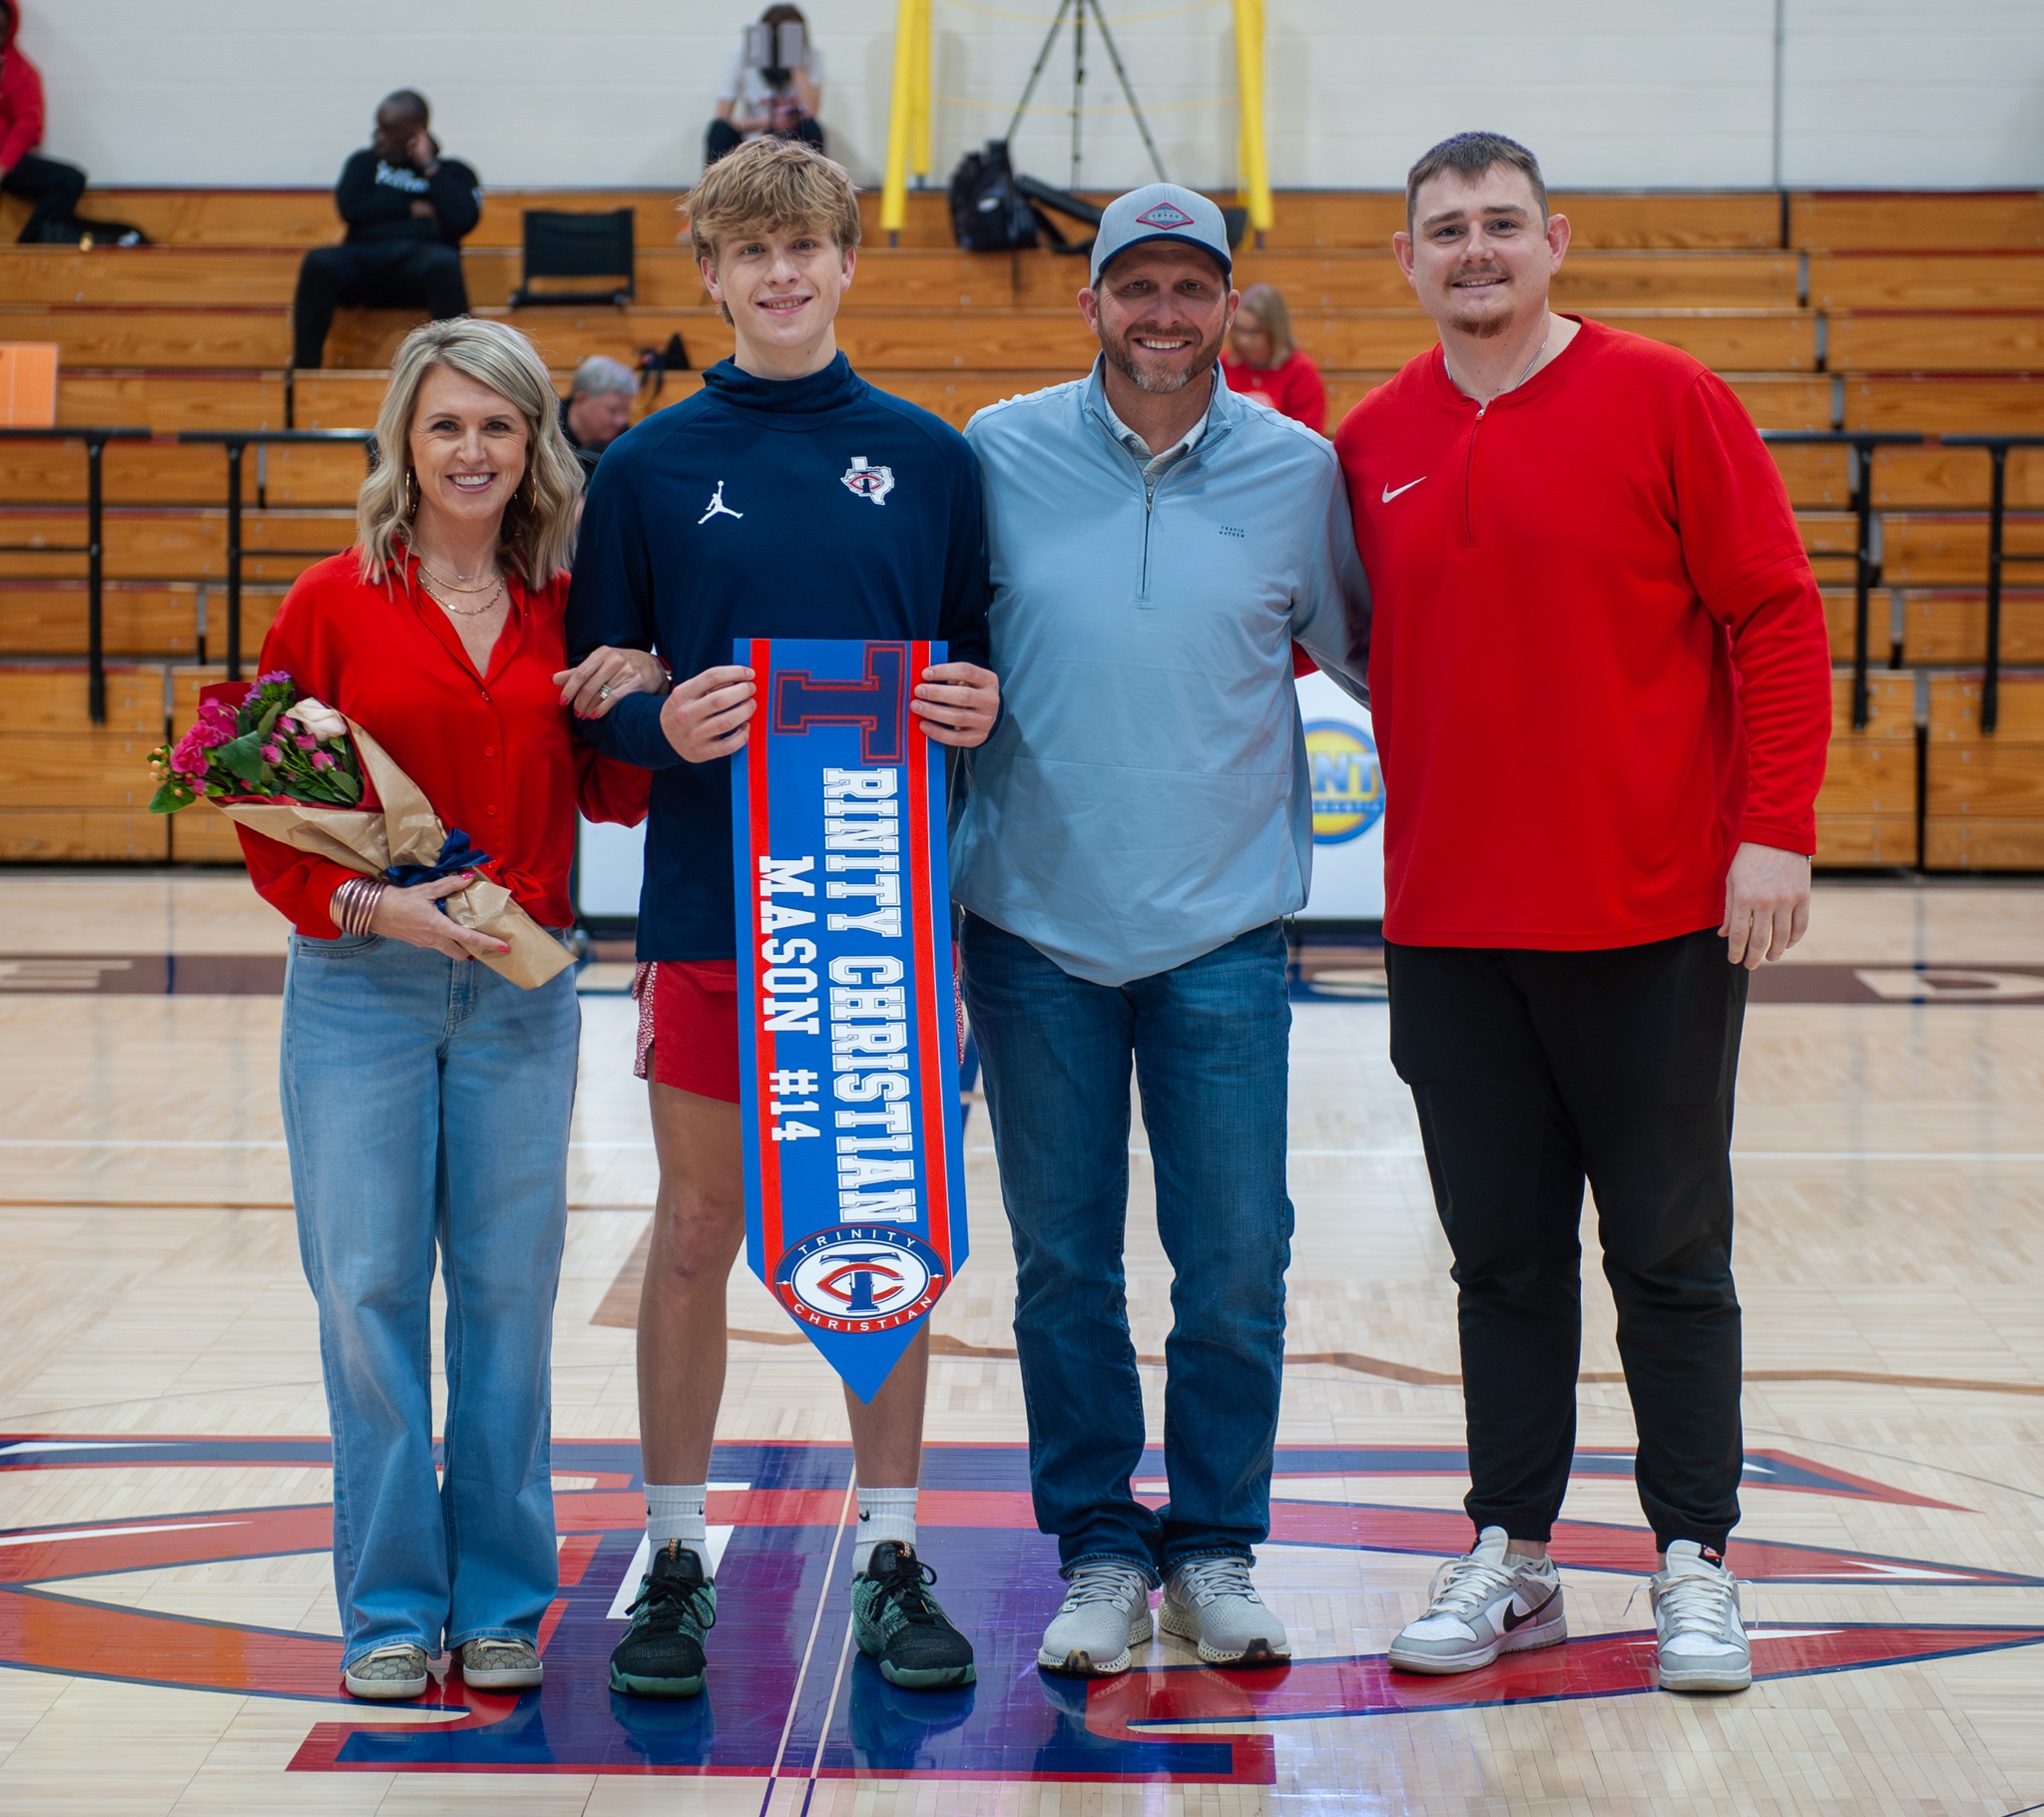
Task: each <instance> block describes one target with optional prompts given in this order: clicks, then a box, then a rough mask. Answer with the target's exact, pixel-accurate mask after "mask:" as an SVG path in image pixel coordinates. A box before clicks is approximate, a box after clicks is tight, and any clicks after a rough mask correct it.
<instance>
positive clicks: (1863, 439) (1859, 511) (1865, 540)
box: [1761, 429, 1999, 731]
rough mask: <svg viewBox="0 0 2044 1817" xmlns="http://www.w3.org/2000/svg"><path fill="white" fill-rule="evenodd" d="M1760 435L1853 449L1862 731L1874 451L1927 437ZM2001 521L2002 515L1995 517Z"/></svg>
mask: <svg viewBox="0 0 2044 1817" xmlns="http://www.w3.org/2000/svg"><path fill="white" fill-rule="evenodd" d="M1761 439H1762V440H1763V441H1765V442H1767V443H1768V444H1769V445H1770V446H1771V447H1776V448H1785V447H1787V448H1849V449H1851V450H1852V473H1851V482H1852V516H1853V520H1854V524H1855V528H1856V534H1855V536H1854V538H1853V545H1852V729H1853V730H1854V731H1864V730H1865V729H1866V722H1867V720H1868V718H1869V717H1870V716H1871V711H1870V707H1869V704H1868V692H1867V685H1866V672H1867V667H1868V664H1867V652H1866V646H1867V624H1866V617H1867V599H1868V596H1869V595H1870V594H1871V592H1872V590H1873V582H1874V576H1875V574H1876V573H1877V572H1878V570H1879V568H1880V564H1879V562H1878V561H1877V560H1876V559H1875V557H1874V553H1873V454H1874V450H1875V449H1876V448H1915V447H1920V446H1922V444H1923V442H1924V441H1925V440H1926V439H1927V438H1926V437H1924V436H1921V435H1914V434H1909V433H1906V432H1904V431H1901V430H1879V429H1763V430H1762V431H1761ZM1996 521H1997V522H1999V520H1998V519H1997V520H1996ZM1898 658H1899V652H1896V651H1894V650H1890V651H1889V653H1888V663H1887V666H1888V667H1889V668H1890V669H1897V668H1900V667H1901V665H1900V662H1899V661H1898Z"/></svg>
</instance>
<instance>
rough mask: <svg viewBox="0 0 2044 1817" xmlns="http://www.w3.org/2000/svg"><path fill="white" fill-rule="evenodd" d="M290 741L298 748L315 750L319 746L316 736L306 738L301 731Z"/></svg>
mask: <svg viewBox="0 0 2044 1817" xmlns="http://www.w3.org/2000/svg"><path fill="white" fill-rule="evenodd" d="M291 742H292V743H293V744H295V745H296V746H297V747H298V748H299V749H300V750H317V749H318V748H319V740H318V739H317V738H308V737H306V736H305V735H304V733H303V732H300V733H299V734H298V735H297V736H296V737H295V738H293V739H292V740H291Z"/></svg>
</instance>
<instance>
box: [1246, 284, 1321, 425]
mask: <svg viewBox="0 0 2044 1817" xmlns="http://www.w3.org/2000/svg"><path fill="white" fill-rule="evenodd" d="M1221 370H1222V372H1223V374H1224V375H1225V376H1226V377H1227V379H1228V388H1229V390H1231V391H1234V392H1237V393H1238V394H1240V395H1241V396H1243V397H1247V398H1251V399H1253V400H1254V401H1256V402H1257V403H1260V404H1269V405H1270V406H1271V408H1272V409H1273V410H1275V411H1277V412H1278V415H1279V416H1288V417H1290V418H1291V419H1292V421H1293V422H1299V423H1303V424H1305V426H1306V427H1307V428H1308V429H1310V430H1311V431H1312V432H1313V433H1314V434H1315V435H1325V434H1326V433H1327V387H1326V386H1325V385H1323V384H1322V383H1321V382H1320V369H1319V367H1317V366H1316V365H1314V364H1313V362H1312V361H1311V360H1310V359H1308V358H1307V357H1306V356H1305V355H1304V354H1303V353H1301V352H1300V351H1299V350H1298V347H1297V345H1296V344H1295V343H1294V342H1293V340H1292V338H1291V311H1290V310H1289V309H1287V308H1285V306H1284V298H1283V296H1282V295H1281V294H1280V293H1279V292H1278V291H1277V290H1274V289H1273V288H1272V287H1271V286H1270V285H1269V284H1251V285H1250V287H1249V288H1248V289H1247V290H1245V291H1244V292H1243V293H1242V305H1241V307H1240V308H1238V309H1237V310H1236V312H1235V325H1234V327H1232V328H1230V329H1229V331H1228V351H1227V352H1226V353H1224V354H1223V355H1222V356H1221Z"/></svg>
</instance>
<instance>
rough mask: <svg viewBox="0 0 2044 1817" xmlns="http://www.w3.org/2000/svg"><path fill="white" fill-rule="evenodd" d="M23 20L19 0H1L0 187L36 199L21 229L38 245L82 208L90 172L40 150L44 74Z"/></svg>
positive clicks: (25, 237) (23, 239) (24, 241)
mask: <svg viewBox="0 0 2044 1817" xmlns="http://www.w3.org/2000/svg"><path fill="white" fill-rule="evenodd" d="M20 23H21V10H20V8H19V7H18V6H17V5H16V4H15V0H0V190H4V191H6V192H7V194H8V195H10V196H25V197H27V198H28V199H29V201H30V202H32V203H34V204H35V208H34V211H33V212H32V213H31V214H30V216H29V218H28V223H27V225H26V226H25V227H23V228H22V229H21V243H22V244H23V245H33V244H35V243H37V242H38V241H40V240H41V239H42V237H43V229H44V228H45V227H48V226H49V225H50V224H51V223H52V222H56V223H59V224H62V223H64V222H68V221H70V220H71V219H72V218H73V217H74V216H75V215H76V214H77V213H78V199H79V198H80V197H81V196H83V195H84V194H85V173H84V172H83V171H81V170H80V169H79V168H78V167H77V166H76V165H73V164H60V163H58V161H57V160H56V159H54V158H39V157H37V156H36V147H37V146H39V145H41V144H42V142H43V78H42V76H41V74H40V72H38V70H37V69H36V66H35V65H34V64H33V63H31V62H29V60H28V59H27V58H26V57H24V56H23V55H22V54H21V51H20V49H19V48H18V47H17V46H16V44H15V42H14V35H15V32H16V30H17V29H18V28H19V26H20ZM71 237H72V238H73V239H74V240H75V239H76V238H77V234H76V233H75V232H74V233H73V234H72V235H71Z"/></svg>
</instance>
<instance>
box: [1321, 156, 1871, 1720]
mask: <svg viewBox="0 0 2044 1817" xmlns="http://www.w3.org/2000/svg"><path fill="white" fill-rule="evenodd" d="M1405 197H1406V221H1407V230H1406V231H1405V232H1403V233H1399V234H1397V235H1395V237H1394V239H1393V241H1392V244H1393V246H1394V248H1395V250H1396V252H1397V255H1398V259H1399V263H1400V265H1401V266H1402V267H1403V269H1404V271H1405V273H1406V275H1407V277H1408V278H1409V279H1410V280H1411V283H1412V286H1413V288H1414V290H1415V291H1416V292H1417V293H1418V296H1419V300H1420V303H1421V306H1422V307H1424V308H1425V310H1426V311H1427V313H1428V314H1429V315H1430V316H1432V318H1433V320H1434V323H1435V325H1436V327H1437V328H1438V329H1439V332H1440V342H1441V344H1440V346H1439V348H1438V349H1436V350H1431V351H1429V352H1427V353H1425V354H1422V355H1421V356H1420V357H1419V358H1417V359H1415V360H1413V361H1412V362H1411V363H1410V364H1408V365H1407V366H1406V367H1405V368H1404V369H1403V370H1402V371H1401V372H1399V373H1398V374H1397V376H1396V377H1394V378H1393V379H1392V380H1391V381H1390V382H1389V383H1388V384H1385V385H1383V386H1380V387H1379V388H1378V389H1377V390H1375V391H1373V392H1371V393H1370V394H1369V396H1368V397H1366V398H1365V399H1364V400H1363V402H1362V403H1361V404H1360V405H1358V406H1357V407H1356V408H1355V410H1353V411H1352V412H1351V413H1350V414H1349V416H1348V418H1347V420H1346V421H1345V422H1344V423H1343V424H1342V425H1341V429H1340V432H1339V433H1338V435H1337V436H1336V437H1335V446H1336V450H1337V452H1338V454H1339V456H1340V459H1341V465H1342V469H1343V471H1344V473H1345V475H1346V477H1347V482H1348V488H1349V497H1350V502H1351V505H1352V508H1353V514H1354V519H1355V534H1356V542H1357V546H1358V548H1359V550H1360V552H1361V556H1362V562H1363V566H1364V568H1365V569H1366V570H1367V571H1368V574H1369V577H1370V587H1371V592H1372V594H1373V595H1374V598H1375V601H1376V612H1375V620H1374V626H1373V636H1372V643H1371V654H1370V669H1369V681H1370V698H1371V710H1372V715H1373V719H1374V727H1375V733H1376V740H1377V748H1378V751H1379V754H1380V757H1381V761H1382V764H1383V772H1384V788H1385V795H1386V799H1387V807H1386V813H1385V843H1384V861H1385V910H1384V948H1385V969H1386V972H1387V973H1388V976H1389V982H1390V1000H1391V1058H1392V1062H1393V1064H1394V1065H1395V1066H1396V1068H1397V1070H1398V1074H1399V1076H1400V1077H1401V1078H1402V1079H1403V1080H1405V1082H1406V1083H1407V1084H1408V1085H1409V1086H1410V1087H1411V1089H1412V1095H1413V1099H1414V1101H1415V1103H1416V1105H1417V1108H1418V1113H1419V1124H1420V1131H1421V1136H1422V1139H1423V1141H1424V1143H1425V1150H1426V1159H1427V1168H1428V1171H1429V1173H1430V1174H1431V1176H1432V1180H1433V1189H1434V1200H1435V1204H1436V1205H1437V1207H1438V1209H1439V1212H1440V1217H1441V1222H1442V1225H1443V1227H1444V1228H1445V1230H1446V1232H1447V1237H1448V1243H1449V1247H1450V1248H1451V1249H1452V1250H1453V1252H1454V1257H1455V1266H1454V1279H1455V1281H1456V1283H1457V1287H1458V1289H1459V1307H1458V1310H1459V1324H1460V1333H1461V1346H1462V1371H1463V1377H1462V1379H1463V1394H1464V1401H1465V1408H1466V1412H1467V1417H1468V1434H1469V1475H1470V1484H1471V1487H1470V1491H1469V1495H1468V1498H1467V1500H1466V1502H1465V1504H1464V1506H1465V1507H1466V1508H1467V1510H1468V1513H1469V1516H1470V1519H1471V1520H1472V1522H1473V1523H1474V1524H1475V1527H1476V1529H1477V1544H1476V1547H1475V1549H1474V1550H1473V1551H1472V1552H1471V1553H1469V1554H1468V1555H1467V1556H1466V1557H1464V1558H1462V1559H1460V1560H1458V1561H1456V1562H1455V1563H1454V1564H1453V1565H1452V1566H1451V1567H1450V1568H1449V1569H1448V1570H1447V1571H1445V1572H1443V1573H1442V1574H1441V1578H1440V1579H1439V1580H1438V1581H1437V1590H1436V1593H1435V1594H1434V1596H1433V1598H1432V1601H1431V1605H1430V1606H1429V1608H1428V1609H1427V1610H1426V1612H1425V1614H1424V1615H1422V1616H1421V1617H1420V1618H1419V1619H1418V1620H1416V1621H1414V1622H1412V1623H1411V1624H1409V1625H1408V1626H1407V1627H1406V1628H1405V1629H1404V1630H1403V1631H1402V1632H1401V1633H1400V1634H1399V1635H1398V1637H1397V1639H1396V1641H1395V1642H1394V1643H1393V1645H1392V1647H1391V1651H1390V1659H1391V1663H1392V1664H1393V1665H1394V1666H1397V1667H1400V1668H1402V1669H1404V1670H1408V1671H1423V1672H1456V1671H1468V1670H1471V1669H1473V1668H1475V1667H1477V1666H1481V1665H1487V1664H1489V1663H1490V1661H1491V1660H1493V1659H1494V1658H1496V1657H1497V1655H1498V1654H1499V1653H1500V1652H1510V1651H1516V1650H1519V1649H1521V1648H1525V1647H1534V1646H1545V1645H1549V1644H1551V1643H1553V1642H1555V1641H1558V1640H1561V1639H1563V1638H1565V1637H1566V1634H1567V1626H1566V1621H1565V1617H1564V1615H1563V1612H1562V1594H1561V1584H1560V1580H1559V1578H1558V1577H1557V1575H1556V1573H1555V1568H1554V1565H1553V1564H1552V1562H1551V1561H1550V1560H1549V1559H1548V1558H1547V1542H1548V1539H1549V1538H1550V1535H1551V1532H1552V1527H1553V1523H1554V1521H1555V1518H1556V1516H1557V1515H1558V1514H1559V1513H1560V1510H1561V1504H1562V1496H1563V1493H1564V1491H1565V1490H1566V1488H1567V1485H1568V1476H1569V1466H1570V1460H1571V1457H1572V1455H1573V1452H1574V1449H1575V1384H1576V1371H1577V1364H1578V1358H1579V1352H1580V1347H1581V1335H1582V1306H1581V1247H1580V1242H1579V1238H1578V1226H1579V1223H1580V1220H1581V1215H1582V1201H1583V1186H1584V1182H1585V1179H1586V1178H1587V1179H1588V1181H1589V1183H1590V1185H1591V1186H1592V1187H1593V1188H1594V1190H1595V1192H1596V1198H1597V1212H1598V1229H1599V1235H1600V1237H1601V1239H1602V1243H1603V1249H1604V1270H1605V1275H1606V1277H1607V1279H1608V1280H1609V1281H1610V1283H1611V1289H1612V1296H1613V1298H1614V1299H1615V1300H1616V1302H1617V1307H1618V1343H1619V1352H1620V1355H1621V1357H1622V1358H1623V1360H1624V1364H1625V1373H1626V1385H1627V1388H1628V1390H1629V1391H1630V1394H1631V1397H1632V1404H1633V1416H1634V1420H1635V1423H1636V1425H1637V1427H1638V1431H1639V1456H1638V1463H1637V1477H1638V1482H1639V1490H1640V1499H1641V1503H1642V1505H1643V1506H1644V1508H1645V1510H1646V1513H1647V1518H1648V1520H1649V1521H1650V1522H1651V1523H1652V1526H1653V1530H1654V1536H1655V1542H1656V1545H1657V1547H1658V1549H1659V1551H1660V1553H1661V1555H1662V1569H1661V1571H1660V1572H1659V1573H1658V1574H1657V1575H1656V1576H1655V1577H1654V1578H1653V1580H1652V1591H1653V1603H1654V1609H1655V1617H1656V1627H1657V1632H1658V1640H1659V1654H1660V1672H1661V1683H1662V1685H1663V1686H1664V1688H1667V1689H1670V1690H1738V1689H1743V1688H1744V1687H1745V1686H1746V1685H1747V1684H1748V1683H1749V1682H1751V1678H1752V1662H1751V1656H1750V1654H1749V1652H1748V1648H1747V1641H1746V1635H1745V1632H1744V1630H1743V1628H1742V1626H1741V1623H1740V1617H1739V1604H1738V1590H1737V1586H1736V1584H1735V1582H1734V1580H1733V1577H1732V1574H1731V1572H1730V1571H1729V1570H1728V1569H1727V1568H1726V1566H1725V1563H1724V1555H1725V1544H1726V1539H1727V1536H1728V1535H1729V1533H1730V1532H1731V1530H1732V1528H1733V1527H1734V1525H1736V1523H1737V1522H1738V1519H1739V1500H1738V1487H1739V1477H1740V1469H1741V1463H1742V1452H1743V1447H1742V1440H1741V1433H1740V1415H1739V1396H1740V1368H1741V1362H1740V1314H1739V1301H1738V1299H1737V1297H1736V1295H1735V1292H1734V1289H1733V1282H1732V1267H1731V1256H1732V1169H1731V1158H1730V1148H1731V1138H1732V1105H1733V1084H1734V1078H1735V1074H1736V1071H1737V1066H1738V1058H1739V1037H1740V1028H1741V1023H1742V1020H1743V1018H1744V1014H1745V1008H1746V985H1747V976H1748V973H1749V971H1750V970H1751V969H1752V968H1753V967H1755V966H1758V965H1759V964H1761V963H1762V961H1763V960H1766V959H1772V958H1777V957H1779V956H1780V955H1781V954H1783V953H1784V952H1786V951H1787V950H1788V949H1789V947H1790V946H1792V945H1793V944H1794V943H1795V941H1796V940H1798V939H1800V938H1801V935H1802V932H1803V928H1804V925H1805V923H1806V921H1807V919H1808V908H1809V857H1808V854H1809V853H1810V852H1811V851H1812V850H1813V849H1814V844H1815V837H1814V834H1815V827H1814V814H1813V803H1814V801H1815V797H1816V791H1817V785H1818V784H1819V783H1820V782H1821V781H1822V779H1823V768H1824V750H1825V745H1826V743H1827V741H1828V738H1829V735H1830V710H1831V708H1830V698H1831V694H1830V658H1829V652H1828V647H1827V644H1826V641H1825V635H1824V624H1823V615H1822V609H1821V607H1820V605H1819V602H1818V598H1817V591H1816V586H1815V582H1814V580H1813V579H1812V577H1811V574H1810V569H1809V563H1808V561H1807V559H1806V558H1805V556H1804V555H1803V551H1802V544H1801V539H1800V537H1799V535H1798V534H1797V531H1796V526H1795V519H1794V515H1793V513H1792V512H1791V511H1790V509H1789V498H1788V494H1787V492H1786V491H1785V489H1784V487H1783V485H1782V481H1781V479H1780V477H1779V475H1778V474H1777V472H1776V470H1775V466H1774V463H1773V461H1772V460H1771V459H1770V458H1769V455H1768V452H1767V449H1766V448H1765V446H1764V445H1763V444H1762V442H1761V439H1760V437H1759V435H1758V434H1757V433H1756V432H1755V429H1754V426H1753V423H1752V421H1751V420H1750V419H1749V417H1748V416H1747V414H1746V411H1745V410H1744V408H1743V407H1742V406H1741V405H1740V403H1739V400H1738V399H1737V398H1736V397H1735V396H1734V395H1733V393H1732V392H1731V391H1730V390H1729V389H1728V388H1727V387H1726V385H1725V384H1724V383H1723V382H1722V381H1721V380H1719V379H1718V378H1716V377H1715V376H1714V375H1713V374H1712V373H1711V372H1709V371H1708V370H1707V369H1706V368H1705V367H1703V366H1701V365H1699V364H1698V363H1697V362H1696V361H1695V360H1694V359H1691V358H1690V357H1689V356H1688V355H1687V354H1684V353H1679V352H1677V351H1675V350H1674V349H1673V348H1670V347H1665V346H1662V345H1660V344H1658V343H1656V342H1654V341H1650V340H1644V339H1641V338H1639V337H1637V336H1635V335H1631V334H1625V333H1620V332H1618V331H1617V330H1615V329H1612V328H1607V327H1604V326H1603V325H1601V324H1600V323H1597V322H1591V321H1582V320H1579V319H1577V318H1576V317H1573V316H1567V315H1557V314H1554V313H1552V312H1551V311H1550V310H1549V308H1548V284H1549V280H1550V279H1551V278H1552V276H1553V274H1554V272H1555V271H1556V270H1557V269H1558V268H1559V267H1560V265H1561V262H1562V258H1563V255H1564V254H1565V253H1566V252H1567V250H1568V243H1569V226H1568V222H1567V221H1566V219H1565V218H1563V217H1562V216H1559V215H1550V214H1549V213H1548V210H1547V192H1546V187H1545V185H1544V184H1543V183H1542V181H1541V177H1540V167H1539V165H1538V163H1537V162H1536V161H1535V159H1534V157H1533V155H1532V154H1531V153H1530V152H1528V151H1527V150H1526V149H1525V148H1524V147H1523V146H1520V145H1516V144H1514V143H1513V142H1512V141H1511V140H1508V139H1502V138H1498V137H1496V136H1494V135H1491V134H1484V133H1468V134H1463V135H1460V136H1459V137H1457V138H1454V139H1450V140H1448V141H1446V142H1445V143H1444V144H1442V145H1439V146H1436V147H1435V148H1434V149H1433V150H1432V151H1430V152H1428V153H1427V154H1426V156H1425V157H1424V158H1422V159H1421V160H1420V161H1419V162H1418V163H1417V164H1416V165H1414V166H1413V167H1412V170H1411V173H1410V175H1409V176H1408V177H1407V179H1406V189H1405ZM1728 961H1729V963H1728Z"/></svg>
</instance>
